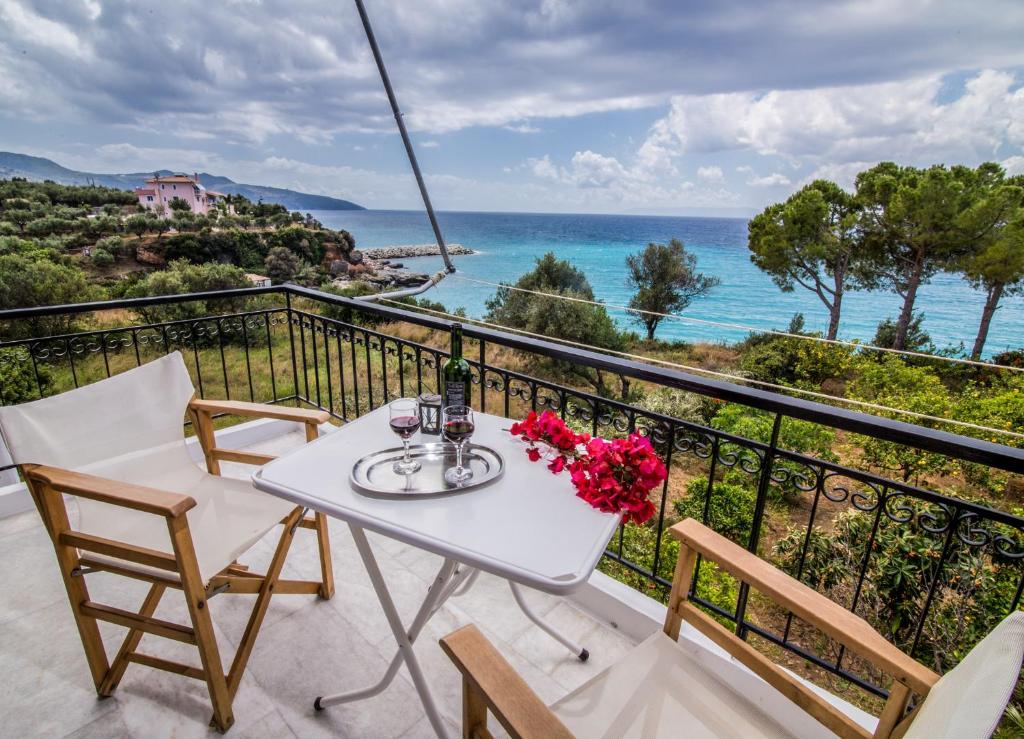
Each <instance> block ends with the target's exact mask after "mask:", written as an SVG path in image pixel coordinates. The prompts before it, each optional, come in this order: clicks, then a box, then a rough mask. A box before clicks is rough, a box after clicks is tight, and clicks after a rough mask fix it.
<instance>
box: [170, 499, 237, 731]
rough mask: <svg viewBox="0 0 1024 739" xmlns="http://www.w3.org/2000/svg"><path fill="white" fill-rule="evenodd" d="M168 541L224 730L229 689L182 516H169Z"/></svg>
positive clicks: (219, 725)
mask: <svg viewBox="0 0 1024 739" xmlns="http://www.w3.org/2000/svg"><path fill="white" fill-rule="evenodd" d="M167 523H168V528H169V530H170V534H171V543H172V544H173V546H174V554H175V556H176V558H177V560H178V565H179V567H180V570H179V576H180V577H181V586H182V587H181V589H182V591H183V592H184V594H185V603H186V604H187V605H188V613H189V617H190V618H191V620H192V628H193V629H194V630H195V638H196V647H197V648H198V649H199V659H200V661H201V662H202V664H203V673H204V676H205V678H206V686H207V688H208V689H209V691H210V702H211V703H213V721H212V722H211V723H212V724H214V725H215V726H216V727H217V729H219V730H220V731H222V732H223V731H227V730H228V729H229V728H231V724H233V723H234V722H235V717H234V715H233V714H232V712H231V692H230V691H229V690H228V682H227V676H226V675H225V674H224V665H223V663H222V662H221V661H220V650H219V649H218V647H217V636H216V634H215V633H214V631H213V621H212V620H210V609H209V608H208V607H207V603H206V589H205V588H204V587H203V582H202V576H201V575H200V574H199V564H198V563H197V561H196V552H195V548H194V547H193V546H192V537H191V535H190V534H189V530H188V523H187V520H186V519H185V516H181V517H179V518H173V519H169V520H168V522H167Z"/></svg>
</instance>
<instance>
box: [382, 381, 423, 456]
mask: <svg viewBox="0 0 1024 739" xmlns="http://www.w3.org/2000/svg"><path fill="white" fill-rule="evenodd" d="M388 412H389V413H390V414H391V415H390V420H389V423H390V425H391V430H392V431H394V432H395V433H396V434H398V437H399V438H400V439H401V440H402V446H404V447H405V454H404V455H403V456H402V458H401V459H400V460H398V461H397V462H395V464H394V465H393V466H392V469H393V470H394V471H395V474H396V475H411V474H412V473H413V472H417V471H418V470H419V469H420V463H419V462H417V461H416V460H415V459H410V458H409V439H410V438H411V437H412V435H413V434H415V433H416V431H417V430H419V427H420V407H419V403H418V402H417V401H416V399H415V398H399V399H398V400H395V401H392V402H391V403H390V404H389V405H388Z"/></svg>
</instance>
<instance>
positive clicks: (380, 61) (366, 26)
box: [355, 0, 455, 273]
mask: <svg viewBox="0 0 1024 739" xmlns="http://www.w3.org/2000/svg"><path fill="white" fill-rule="evenodd" d="M355 3H356V9H357V10H358V11H359V18H360V19H361V20H362V21H363V30H365V31H366V40H367V41H369V42H370V51H372V52H373V58H374V61H376V62H377V70H378V71H379V72H380V79H381V82H383V83H384V91H385V92H387V94H388V102H390V103H391V112H392V113H394V114H395V123H397V124H398V132H399V133H400V134H401V135H402V143H403V144H405V153H406V154H407V155H408V156H409V164H411V165H412V173H413V174H414V175H415V176H416V184H417V185H418V186H419V188H420V195H421V196H422V197H423V205H424V207H426V209H427V217H428V218H429V219H430V225H431V227H432V228H433V229H434V238H436V239H437V246H438V248H439V249H440V250H441V258H442V259H443V260H444V267H445V270H447V271H448V272H449V273H451V272H454V271H455V265H453V264H452V260H451V258H450V257H449V256H448V247H447V246H446V245H445V243H444V236H442V235H441V227H440V226H439V225H437V218H436V217H435V216H434V207H433V206H432V205H431V204H430V195H428V194H427V186H426V184H425V183H424V182H423V175H422V174H420V165H419V164H417V162H416V153H415V152H414V151H413V150H412V141H410V140H409V132H408V131H406V130H405V121H404V120H402V111H400V110H399V109H398V98H396V97H395V91H394V90H392V89H391V80H390V79H389V78H388V71H387V70H386V69H385V68H384V58H383V57H382V56H381V55H380V49H379V48H378V47H377V39H376V38H374V35H373V28H371V27H370V18H369V16H367V15H366V8H365V7H363V0H355Z"/></svg>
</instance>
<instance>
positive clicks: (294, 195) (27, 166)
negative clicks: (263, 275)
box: [0, 151, 366, 211]
mask: <svg viewBox="0 0 1024 739" xmlns="http://www.w3.org/2000/svg"><path fill="white" fill-rule="evenodd" d="M171 174H173V173H172V172H171V171H170V170H157V171H155V172H134V173H128V174H97V173H94V172H78V171H76V170H73V169H68V168H67V167H62V166H61V165H59V164H57V163H56V162H54V161H52V160H50V159H44V158H43V157H34V156H29V155H27V154H16V153H14V152H10V151H0V179H4V178H9V177H23V178H24V179H26V180H31V181H33V182H42V181H44V180H51V181H53V182H57V183H60V184H62V185H102V186H103V187H113V188H117V189H118V190H134V189H135V188H137V187H141V186H143V185H144V184H145V182H146V180H147V179H150V178H152V177H153V176H154V175H159V176H167V175H171ZM199 182H200V184H202V185H203V186H204V187H206V188H208V189H212V190H217V191H219V192H222V193H227V194H230V195H243V196H244V197H246V198H248V199H249V200H251V201H253V202H254V203H258V202H260V201H262V202H264V203H274V204H277V205H283V206H284V207H285V208H287V209H288V210H298V211H310V210H366V208H364V207H363V206H361V205H359V204H357V203H353V202H351V201H349V200H342V199H340V198H332V197H328V196H327V195H313V194H311V193H307V192H298V191H296V190H287V189H285V188H281V187H267V186H264V185H247V184H244V183H241V182H235V181H234V180H230V179H228V178H227V177H221V176H219V175H212V174H209V173H207V172H201V173H199Z"/></svg>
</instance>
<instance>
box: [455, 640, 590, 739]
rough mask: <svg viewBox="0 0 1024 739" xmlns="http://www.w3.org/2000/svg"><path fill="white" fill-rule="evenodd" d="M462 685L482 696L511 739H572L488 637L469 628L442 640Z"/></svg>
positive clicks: (563, 725)
mask: <svg viewBox="0 0 1024 739" xmlns="http://www.w3.org/2000/svg"><path fill="white" fill-rule="evenodd" d="M441 649H443V650H444V652H445V654H447V655H448V656H449V657H450V658H451V660H452V662H454V663H455V666H456V667H457V668H458V670H459V672H461V673H462V676H463V679H464V684H465V685H471V686H472V687H473V688H475V689H476V690H478V691H479V692H480V693H482V695H483V699H484V702H485V703H486V705H487V708H489V709H490V711H491V712H492V713H493V714H494V715H495V717H496V718H497V719H498V721H500V722H501V725H502V726H504V727H505V730H506V731H508V733H509V734H510V735H512V736H513V737H523V739H534V738H537V739H540V738H543V739H571V738H572V734H571V733H570V732H569V730H568V729H567V728H566V727H565V724H563V723H562V722H561V721H560V720H559V719H558V717H557V716H556V715H555V714H554V713H552V712H551V709H549V708H548V707H547V706H546V705H545V704H544V701H542V700H541V699H540V698H539V697H538V696H537V694H536V693H534V692H533V690H532V689H531V688H530V686H529V685H527V684H526V682H525V681H524V680H523V679H522V678H521V677H519V674H518V673H517V672H516V671H515V670H514V669H513V668H512V665H510V664H509V663H508V662H507V661H506V660H505V658H504V657H502V656H501V654H500V653H499V652H498V650H497V649H495V648H494V645H493V644H491V643H490V642H489V641H488V640H487V637H486V636H484V635H483V634H482V633H481V632H480V630H479V629H478V628H477V627H476V626H473V625H472V624H470V625H468V626H463V627H462V628H461V629H459V630H457V631H453V632H452V633H451V634H448V636H446V637H444V638H442V639H441Z"/></svg>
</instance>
